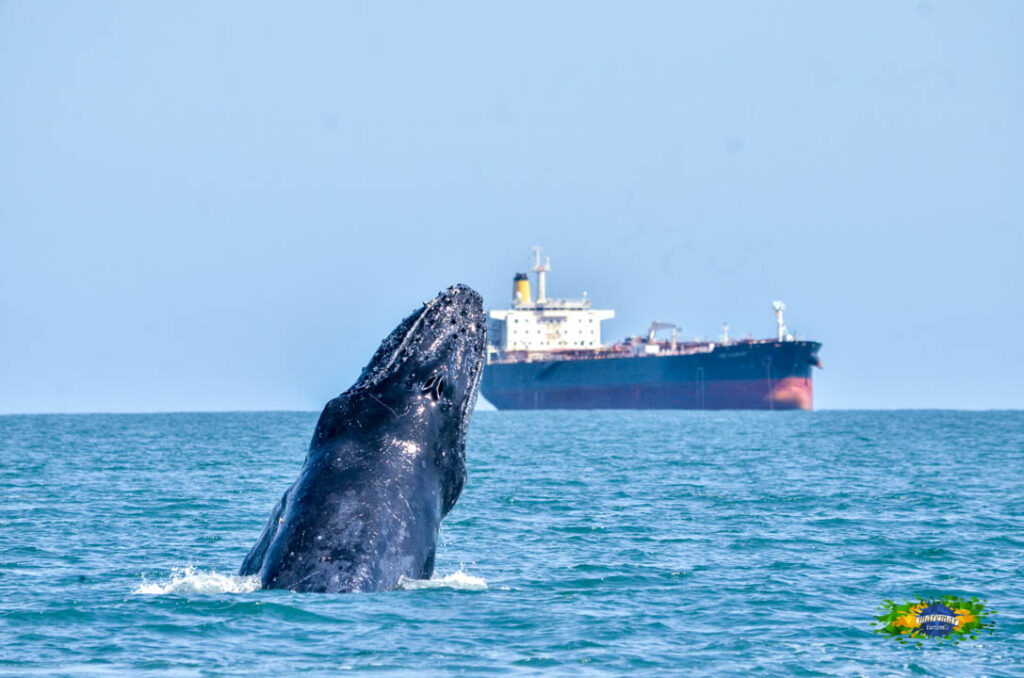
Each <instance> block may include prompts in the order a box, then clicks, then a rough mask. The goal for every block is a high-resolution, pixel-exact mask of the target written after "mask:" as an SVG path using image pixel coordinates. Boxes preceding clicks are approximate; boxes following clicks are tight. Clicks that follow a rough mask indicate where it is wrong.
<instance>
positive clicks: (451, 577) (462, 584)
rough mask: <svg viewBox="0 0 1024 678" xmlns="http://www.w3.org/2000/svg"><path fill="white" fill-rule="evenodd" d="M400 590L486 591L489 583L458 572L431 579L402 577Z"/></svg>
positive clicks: (481, 578) (480, 578)
mask: <svg viewBox="0 0 1024 678" xmlns="http://www.w3.org/2000/svg"><path fill="white" fill-rule="evenodd" d="M398 588H400V589H403V590H406V591H417V590H420V589H454V590H456V591H486V590H487V581H486V580H485V579H484V578H483V577H474V576H473V575H471V574H466V573H465V572H463V571H462V570H456V571H455V572H452V573H451V574H446V575H444V576H443V577H432V578H431V579H407V578H405V577H402V578H400V579H399V580H398Z"/></svg>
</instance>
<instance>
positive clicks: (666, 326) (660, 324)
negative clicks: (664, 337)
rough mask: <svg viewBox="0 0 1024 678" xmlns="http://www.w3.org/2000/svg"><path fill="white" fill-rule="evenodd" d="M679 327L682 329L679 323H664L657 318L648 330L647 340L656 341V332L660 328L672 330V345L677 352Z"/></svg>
mask: <svg viewBox="0 0 1024 678" xmlns="http://www.w3.org/2000/svg"><path fill="white" fill-rule="evenodd" d="M679 329H680V328H679V325H674V324H672V323H663V322H659V321H657V320H655V321H654V322H652V323H651V328H650V329H649V330H648V331H647V341H650V342H653V341H654V333H655V332H657V331H658V330H672V344H671V346H672V351H673V352H675V350H676V337H677V333H678V332H679Z"/></svg>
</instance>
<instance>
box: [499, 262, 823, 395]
mask: <svg viewBox="0 0 1024 678" xmlns="http://www.w3.org/2000/svg"><path fill="white" fill-rule="evenodd" d="M532 269H533V272H534V273H535V274H536V280H537V297H536V299H534V298H533V296H532V290H531V286H530V279H529V277H528V276H527V275H526V274H525V273H516V274H515V276H514V278H513V281H512V304H511V308H508V309H501V310H492V311H490V314H489V319H488V337H489V338H490V339H489V340H488V346H487V366H486V367H485V369H484V374H483V380H482V382H481V384H480V391H481V393H482V394H483V396H484V397H485V398H487V400H488V401H489V402H490V403H491V404H492V405H494V406H495V407H496V408H498V409H499V410H531V409H686V410H810V409H813V407H814V397H813V393H814V391H813V386H812V369H814V368H815V367H818V368H820V367H821V361H820V359H819V358H818V351H819V350H820V349H821V344H820V343H819V342H816V341H804V340H802V339H798V338H796V337H794V336H793V335H792V334H790V333H789V331H788V330H787V328H786V326H785V324H784V323H783V311H784V310H785V308H786V307H785V304H783V303H782V302H781V301H776V302H773V304H772V308H773V309H774V311H775V321H776V324H777V334H776V336H775V337H771V338H766V339H754V338H746V339H731V338H730V337H729V327H728V325H724V326H723V328H722V329H723V331H722V335H721V336H720V337H719V338H718V339H717V340H716V341H709V340H693V341H683V340H681V339H680V338H679V336H678V333H679V328H678V327H677V326H676V325H674V324H672V323H665V322H653V323H651V326H650V328H649V329H648V331H647V333H646V334H645V335H639V336H631V337H627V338H626V339H625V340H623V341H619V342H615V343H611V344H603V343H602V341H601V323H602V322H603V321H606V320H610V319H612V318H614V317H615V311H613V310H610V309H603V310H602V309H595V308H593V307H592V305H591V302H590V299H588V298H587V296H586V292H584V293H583V298H581V299H549V298H548V297H547V289H546V286H547V280H546V277H547V273H548V271H550V270H551V260H550V258H549V259H547V260H545V261H544V262H542V261H541V250H540V248H537V247H535V248H534V249H533V266H532ZM665 330H668V331H670V333H671V334H670V335H669V338H664V337H665V335H664V334H661V338H659V336H658V333H659V332H664V331H665Z"/></svg>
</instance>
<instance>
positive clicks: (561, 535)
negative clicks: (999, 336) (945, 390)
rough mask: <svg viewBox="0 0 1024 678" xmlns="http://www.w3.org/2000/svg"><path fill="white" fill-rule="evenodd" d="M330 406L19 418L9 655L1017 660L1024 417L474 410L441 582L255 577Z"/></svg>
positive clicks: (249, 666)
mask: <svg viewBox="0 0 1024 678" xmlns="http://www.w3.org/2000/svg"><path fill="white" fill-rule="evenodd" d="M316 417H317V413H287V412H271V413H227V414H151V415H53V416H5V417H0V673H2V674H6V675H18V676H26V675H46V676H50V675H84V676H88V675H96V676H110V675H142V674H146V675H156V676H251V675H267V676H281V675H292V674H298V673H300V672H301V673H302V674H303V675H309V676H334V675H340V674H345V673H350V672H351V673H365V674H380V675H413V674H415V675H454V674H459V675H480V676H485V675H486V676H489V675H538V674H544V675H559V676H562V675H615V676H618V675H625V674H647V675H682V674H686V675H690V674H694V675H708V676H728V675H733V676H747V675H755V676H758V675H772V676H775V675H777V676H816V675H821V676H825V675H840V676H889V675H928V676H931V675H953V676H961V675H963V676H975V675H977V676H981V675H987V676H1021V675H1024V624H1022V615H1024V413H1021V412H946V411H942V412H830V411H822V412H790V413H771V412H766V413H753V412H721V413H711V412H477V413H476V415H475V417H474V420H473V422H472V425H471V428H470V437H469V445H468V450H467V457H468V466H469V480H468V483H467V485H466V488H465V491H464V492H463V494H462V497H461V498H460V500H459V502H458V504H457V505H456V507H455V509H454V510H453V511H452V513H451V514H450V515H449V516H448V518H447V519H446V521H445V523H444V525H443V528H442V533H441V537H440V543H439V547H438V556H437V569H436V572H435V578H434V580H433V581H431V582H427V583H421V584H413V585H409V586H408V587H407V588H405V589H403V590H398V591H394V592H390V593H383V594H355V595H325V594H294V593H289V592H284V591H261V590H254V586H255V583H254V582H253V581H251V580H248V579H244V578H240V577H236V576H234V573H235V571H236V570H237V568H238V566H239V564H240V563H241V561H242V558H243V557H244V556H245V554H246V552H247V551H248V549H249V547H250V546H251V545H252V544H253V542H254V541H255V539H256V537H257V535H258V534H259V532H260V530H261V529H262V527H263V524H264V522H265V521H266V520H267V517H268V515H269V513H270V510H271V508H272V507H273V505H274V502H275V501H276V500H277V498H278V497H279V496H280V495H281V493H282V491H283V490H284V489H285V487H286V486H287V485H288V484H290V483H291V481H292V480H293V479H294V478H295V476H296V475H297V473H298V470H299V467H300V465H301V463H302V459H303V456H304V454H305V449H306V446H307V444H308V439H309V437H310V434H311V431H312V428H313V425H314V423H315V421H316ZM942 594H955V595H960V596H967V597H969V596H978V597H979V598H984V599H987V600H988V606H989V608H990V609H994V610H996V611H998V614H996V615H994V619H995V624H996V625H995V628H994V630H993V632H992V633H990V634H982V635H981V636H980V637H979V638H978V639H977V640H967V641H965V642H962V643H960V644H959V645H954V644H952V643H950V642H944V643H937V642H927V643H925V644H924V646H923V647H917V646H916V645H915V644H910V645H906V646H904V645H900V644H898V643H896V642H895V641H894V640H892V639H890V638H886V637H883V636H881V635H876V634H874V633H873V628H874V627H873V626H872V621H873V617H874V615H876V614H880V612H878V609H879V606H880V604H881V603H882V601H883V600H885V599H892V600H896V601H901V600H903V599H913V598H914V596H917V595H920V596H924V597H928V596H934V595H942Z"/></svg>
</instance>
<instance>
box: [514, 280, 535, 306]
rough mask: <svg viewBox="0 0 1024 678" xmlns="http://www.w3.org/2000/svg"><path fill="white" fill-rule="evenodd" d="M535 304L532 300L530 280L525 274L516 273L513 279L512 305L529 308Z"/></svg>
mask: <svg viewBox="0 0 1024 678" xmlns="http://www.w3.org/2000/svg"><path fill="white" fill-rule="evenodd" d="M531 303H533V300H532V299H531V298H530V279H529V278H527V277H526V274H525V273H516V275H515V277H514V278H512V304H513V305H514V306H529V305H530V304H531Z"/></svg>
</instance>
